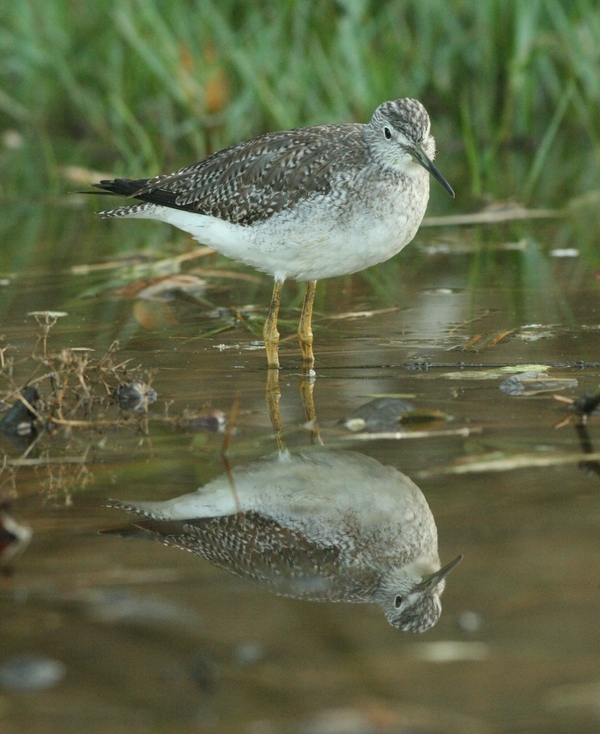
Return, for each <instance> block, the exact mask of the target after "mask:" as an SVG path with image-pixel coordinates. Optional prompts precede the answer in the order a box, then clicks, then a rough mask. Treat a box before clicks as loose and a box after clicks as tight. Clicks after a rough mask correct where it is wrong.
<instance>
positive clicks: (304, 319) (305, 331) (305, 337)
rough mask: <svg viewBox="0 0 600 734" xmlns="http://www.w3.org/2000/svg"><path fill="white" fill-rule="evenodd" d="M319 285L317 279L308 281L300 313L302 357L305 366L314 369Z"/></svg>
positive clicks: (299, 336) (299, 332)
mask: <svg viewBox="0 0 600 734" xmlns="http://www.w3.org/2000/svg"><path fill="white" fill-rule="evenodd" d="M316 287H317V281H316V280H309V281H307V283H306V293H305V294H304V303H303V304H302V311H301V313H300V323H299V324H298V340H299V342H300V349H301V350H302V359H303V360H304V366H305V367H307V368H308V369H312V368H313V366H314V364H315V355H314V354H313V348H312V345H313V333H312V326H311V322H312V312H313V303H314V300H315V290H316Z"/></svg>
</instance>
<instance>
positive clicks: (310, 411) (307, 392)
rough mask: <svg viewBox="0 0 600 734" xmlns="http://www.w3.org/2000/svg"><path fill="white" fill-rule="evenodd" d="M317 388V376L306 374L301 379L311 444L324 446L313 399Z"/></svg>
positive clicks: (301, 393)
mask: <svg viewBox="0 0 600 734" xmlns="http://www.w3.org/2000/svg"><path fill="white" fill-rule="evenodd" d="M314 387H315V376H314V373H313V375H312V376H310V375H308V374H305V375H304V376H303V377H302V378H301V379H300V397H301V398H302V405H303V406H304V415H305V416H306V423H307V426H308V428H309V431H310V442H311V443H314V442H315V441H316V442H317V443H318V444H319V445H320V446H322V445H323V440H322V439H321V435H320V434H319V425H318V423H317V411H316V410H315V401H314V399H313V390H314Z"/></svg>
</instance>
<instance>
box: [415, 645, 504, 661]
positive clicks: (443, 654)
mask: <svg viewBox="0 0 600 734" xmlns="http://www.w3.org/2000/svg"><path fill="white" fill-rule="evenodd" d="M489 654H490V650H489V647H488V646H487V645H486V644H485V642H454V641H452V640H440V641H439V642H419V643H417V644H416V645H413V655H414V656H415V657H416V658H417V659H418V660H425V661H426V662H428V663H453V662H456V661H457V660H473V661H478V660H485V659H486V658H487V657H488V656H489Z"/></svg>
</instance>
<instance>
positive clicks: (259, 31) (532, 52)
mask: <svg viewBox="0 0 600 734" xmlns="http://www.w3.org/2000/svg"><path fill="white" fill-rule="evenodd" d="M400 96H412V97H417V98H419V99H420V100H422V101H423V103H424V104H425V105H426V107H427V108H428V110H429V111H430V114H431V116H432V118H433V124H434V132H435V134H436V136H437V138H438V145H439V149H440V157H439V161H440V167H441V169H442V170H443V171H444V173H445V174H446V176H447V177H448V178H449V179H450V180H451V181H452V182H453V184H454V185H455V188H457V190H458V189H462V193H463V196H464V194H465V193H467V192H468V193H469V195H470V196H471V198H472V201H469V202H467V201H466V200H465V199H463V204H462V205H461V208H462V209H463V210H464V209H465V208H470V206H471V205H473V204H476V203H477V202H478V201H481V202H486V201H489V200H497V199H504V198H513V199H517V200H520V201H523V202H526V203H529V204H532V205H533V204H538V205H539V204H545V205H554V206H556V205H561V204H563V203H565V201H566V200H567V201H568V200H570V199H572V198H573V197H577V196H580V195H582V194H585V193H586V192H590V191H593V190H595V189H597V188H598V180H599V176H598V174H599V163H600V105H599V102H600V10H599V8H598V3H597V2H594V1H593V0H570V2H568V3H565V2H561V1H560V0H511V1H510V2H506V0H477V1H475V0H447V1H446V2H441V1H440V0H371V1H370V2H369V1H368V0H337V1H335V2H333V1H327V2H314V1H313V0H296V1H294V0H281V1H280V2H277V3H272V2H267V1H266V0H251V1H250V2H242V1H240V0H218V2H217V1H216V0H177V1H176V2H169V1H167V0H114V1H111V0H105V1H104V2H97V0H93V1H92V0H19V2H5V3H2V4H0V134H1V136H2V137H1V140H0V197H1V198H2V199H4V200H15V199H22V198H23V197H29V198H38V199H39V198H40V197H46V196H48V195H53V194H58V193H60V192H61V191H65V190H68V189H69V188H70V189H72V188H73V187H72V184H70V186H69V185H66V184H65V182H64V181H63V180H62V178H61V171H62V169H63V167H64V166H68V165H77V166H82V167H85V168H90V169H97V170H100V171H104V172H107V173H112V174H124V175H131V176H147V175H153V174H155V173H157V172H159V171H161V170H162V171H166V170H172V169H174V168H177V167H179V166H182V165H186V164H188V163H190V162H193V161H194V160H196V159H199V158H200V157H202V156H204V155H206V154H208V153H210V152H212V151H214V150H216V149H218V148H220V147H223V146H224V145H227V144H229V143H232V142H236V141H239V140H241V139H244V138H247V137H251V136H253V135H256V134H259V133H261V132H264V131H266V130H273V129H277V128H287V127H293V126H297V125H311V124H316V123H323V122H334V121H335V122H339V121H348V120H359V121H363V122H364V121H367V120H368V119H369V117H370V116H371V114H372V112H373V110H374V108H375V107H376V106H377V105H378V104H379V103H380V102H382V101H384V100H386V99H393V98H397V97H400ZM459 182H460V183H459ZM440 200H441V197H440ZM442 206H443V205H442Z"/></svg>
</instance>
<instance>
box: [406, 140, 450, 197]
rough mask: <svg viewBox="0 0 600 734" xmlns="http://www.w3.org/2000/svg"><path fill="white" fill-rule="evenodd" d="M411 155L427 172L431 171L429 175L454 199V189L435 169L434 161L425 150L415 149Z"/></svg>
mask: <svg viewBox="0 0 600 734" xmlns="http://www.w3.org/2000/svg"><path fill="white" fill-rule="evenodd" d="M410 154H411V155H412V157H413V158H414V159H415V161H416V162H417V163H418V164H419V165H420V166H423V168H424V169H425V170H426V171H429V173H430V174H431V175H432V176H433V177H434V178H435V179H436V180H437V181H439V182H440V183H441V184H442V186H443V187H444V188H445V189H446V191H447V192H448V193H449V194H450V196H452V197H453V198H454V190H453V189H452V186H450V184H449V183H448V181H446V179H445V178H444V177H443V176H442V174H441V173H440V172H439V171H438V169H437V168H436V167H435V165H434V163H433V161H432V160H431V158H429V156H428V155H427V154H426V153H425V151H424V150H423V148H414V149H413V150H411V151H410Z"/></svg>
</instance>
